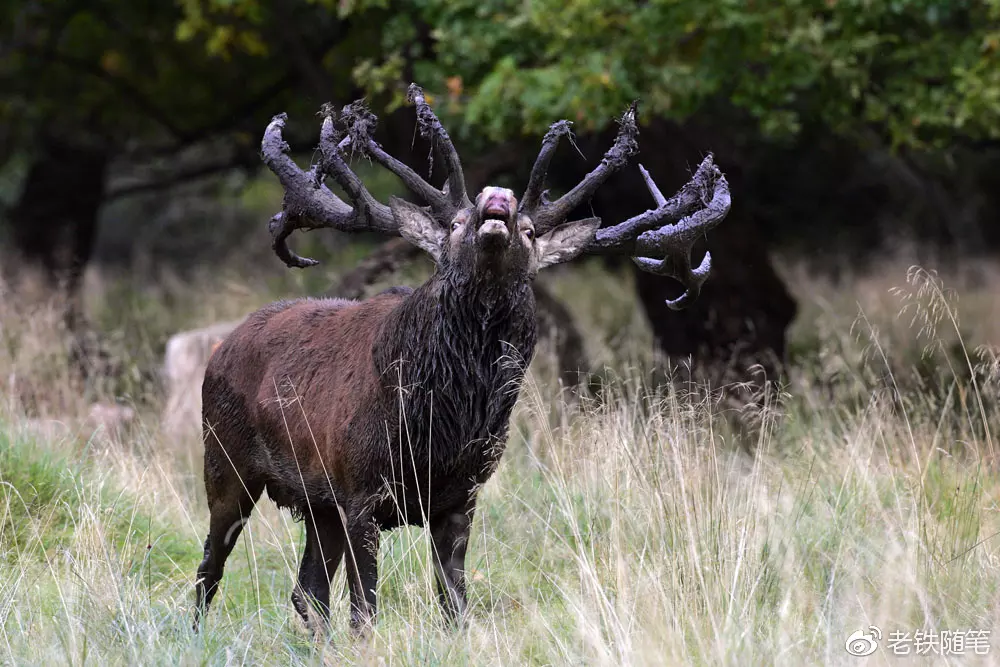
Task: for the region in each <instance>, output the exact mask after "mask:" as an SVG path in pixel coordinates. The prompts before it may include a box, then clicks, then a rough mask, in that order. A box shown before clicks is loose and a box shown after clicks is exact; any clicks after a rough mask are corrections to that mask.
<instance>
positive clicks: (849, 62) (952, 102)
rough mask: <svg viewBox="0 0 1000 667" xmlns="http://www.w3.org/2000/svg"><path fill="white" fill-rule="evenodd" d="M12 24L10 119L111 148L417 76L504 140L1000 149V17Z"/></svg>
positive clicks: (790, 5) (127, 14)
mask: <svg viewBox="0 0 1000 667" xmlns="http://www.w3.org/2000/svg"><path fill="white" fill-rule="evenodd" d="M0 24H2V25H4V26H9V27H5V28H4V29H3V31H2V32H0V42H5V43H10V44H14V45H15V46H14V48H7V49H4V50H0V85H2V87H3V89H4V91H5V95H4V98H3V100H2V102H0V119H2V120H3V121H4V122H13V121H20V122H22V123H24V122H27V123H28V125H32V124H34V125H37V124H40V123H45V124H58V125H67V124H68V125H70V126H87V127H88V128H94V127H96V128H98V129H99V130H100V132H103V133H104V134H106V135H109V136H133V135H140V136H149V135H150V134H154V135H156V134H161V135H162V134H164V133H165V134H167V135H173V136H179V137H181V138H184V137H189V136H191V135H194V134H198V133H204V132H207V133H209V134H211V133H213V132H215V133H220V132H222V133H224V132H225V131H227V130H230V129H231V127H230V125H231V124H232V123H233V122H234V121H233V120H230V119H227V112H228V113H229V115H230V116H231V115H232V113H233V109H240V108H241V106H242V105H246V104H248V103H249V101H250V100H251V99H253V98H254V96H255V95H258V96H259V95H261V94H263V91H266V90H267V87H268V86H275V84H276V82H279V81H281V80H282V77H286V78H287V79H288V81H287V85H286V86H280V85H278V86H277V87H276V88H275V90H276V93H275V96H274V98H273V99H268V100H267V101H266V102H265V103H263V104H261V105H260V108H259V109H256V112H257V114H258V115H259V116H260V117H261V118H257V117H254V118H253V122H254V123H256V125H252V126H253V127H257V125H259V124H260V122H262V119H263V118H266V116H268V115H269V114H271V113H275V112H277V111H279V110H283V109H284V110H291V109H290V107H292V108H294V107H295V105H296V101H297V100H301V103H302V104H303V105H304V106H306V107H308V108H309V109H313V108H314V107H318V105H319V103H320V102H322V101H324V100H323V99H319V98H318V97H317V95H323V96H326V97H327V98H333V99H335V100H338V101H339V100H341V99H346V98H347V96H349V95H353V94H354V93H355V91H356V88H357V87H361V88H363V89H364V90H366V91H367V92H368V93H369V94H370V95H371V96H372V97H373V100H374V101H375V102H376V106H379V107H382V108H388V109H392V108H394V107H396V106H398V105H399V104H401V103H402V101H403V96H404V92H405V85H406V83H408V79H409V78H414V79H417V80H419V81H420V82H421V83H423V85H425V86H426V87H427V88H428V91H429V92H430V93H431V94H432V96H433V97H434V98H436V101H437V103H438V107H439V109H440V110H441V112H442V113H444V114H447V115H450V116H451V118H450V121H451V122H453V123H460V124H461V127H462V129H463V130H464V131H467V132H474V133H477V134H478V133H481V134H485V135H487V136H489V137H491V138H493V139H500V138H504V137H509V136H511V135H516V134H520V133H538V132H541V131H543V130H544V129H545V127H546V126H547V125H548V124H549V123H550V122H551V121H552V120H553V119H556V118H559V117H565V118H569V119H571V120H574V121H575V122H576V123H577V124H578V127H580V128H581V129H587V130H591V129H600V128H602V127H604V126H606V125H607V124H608V123H609V122H611V120H612V119H613V118H614V117H615V115H616V114H618V113H620V111H621V109H622V108H624V106H625V105H626V104H627V103H628V102H629V101H630V100H632V99H634V98H641V99H642V101H643V105H642V107H641V111H642V113H643V114H644V115H645V116H646V117H647V118H648V117H650V116H653V115H656V116H665V117H669V118H674V119H680V120H682V119H685V118H688V117H690V116H692V115H694V114H704V115H706V116H710V115H711V114H713V113H716V112H717V111H718V110H719V109H721V108H735V109H737V110H740V111H742V112H745V113H747V114H749V115H750V116H751V117H752V118H754V119H756V121H757V124H758V127H759V130H760V131H761V132H763V133H765V134H766V135H770V136H773V137H776V138H782V137H790V136H793V135H794V134H796V133H797V132H798V131H799V130H800V129H801V128H802V127H803V126H804V125H807V124H822V125H824V126H827V127H829V128H831V129H833V130H834V131H835V132H837V133H840V134H842V135H844V136H848V137H851V138H852V139H854V140H858V141H869V140H871V139H873V138H875V139H878V140H879V141H881V142H883V143H886V144H889V145H892V146H904V145H906V146H917V147H935V146H941V145H945V144H948V143H949V142H953V141H954V140H955V138H956V137H963V138H968V139H972V140H976V139H996V138H998V136H1000V68H998V67H997V66H996V62H995V59H996V54H997V50H998V48H1000V2H998V1H997V0H959V1H951V0H790V1H788V2H780V3H776V2H742V1H737V0H714V1H712V2H703V1H702V0H653V1H650V2H645V3H634V2H631V1H626V0H569V1H563V0H558V1H556V0H539V1H537V2H532V3H523V2H520V1H515V0H414V1H411V2H389V1H388V0H352V1H346V0H311V1H310V2H308V3H302V4H296V5H293V6H285V5H280V4H279V3H274V2H272V1H271V0H180V1H179V2H178V3H176V4H172V3H152V4H150V3H144V4H135V3H127V2H120V1H112V0H108V1H107V2H103V3H98V4H95V5H93V6H92V7H91V8H89V9H81V8H79V7H77V6H76V5H75V4H74V3H70V2H68V1H66V0H58V1H55V2H50V3H45V4H44V5H42V6H41V7H36V8H34V9H30V8H23V7H18V6H17V3H8V5H7V6H6V8H4V9H2V10H0ZM278 92H280V93H281V94H280V95H279V94H278ZM265 96H266V95H265ZM720 102H721V103H722V104H723V106H722V107H720V106H719V104H720ZM303 111H304V110H303ZM247 127H251V125H250V124H248V125H247Z"/></svg>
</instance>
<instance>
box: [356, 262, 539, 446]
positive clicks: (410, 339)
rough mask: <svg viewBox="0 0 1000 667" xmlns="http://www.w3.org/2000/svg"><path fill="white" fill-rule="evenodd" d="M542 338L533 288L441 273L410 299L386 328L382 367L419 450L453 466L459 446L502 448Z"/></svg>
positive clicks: (378, 352) (378, 358)
mask: <svg viewBox="0 0 1000 667" xmlns="http://www.w3.org/2000/svg"><path fill="white" fill-rule="evenodd" d="M535 337H536V332H535V299H534V294H533V292H532V290H531V285H530V284H529V283H528V282H527V281H518V282H515V283H511V282H510V281H509V279H508V280H507V281H495V280H490V279H488V278H486V277H483V276H479V277H475V278H466V277H464V276H455V275H452V274H449V273H442V272H440V271H439V272H438V273H435V275H434V276H433V277H432V278H431V279H430V280H429V281H428V282H427V283H425V284H424V285H423V286H421V287H420V288H418V289H417V290H416V291H414V292H413V294H411V295H410V296H409V297H407V298H406V299H405V300H404V301H403V303H402V304H400V306H399V307H398V308H397V309H396V311H395V312H394V313H393V315H392V316H390V318H389V320H388V321H387V322H386V324H385V327H384V328H383V334H382V336H381V337H380V340H379V342H378V344H377V345H376V349H375V363H376V366H377V369H378V371H379V372H380V373H382V377H383V383H384V385H385V386H392V387H393V388H396V389H398V390H400V391H401V392H402V397H403V404H404V405H405V410H404V413H403V414H404V415H405V418H406V423H405V425H404V424H401V425H400V428H401V429H405V431H406V433H407V434H408V436H409V439H410V443H411V446H413V447H414V448H415V449H419V450H423V451H426V448H428V447H429V448H430V455H431V458H432V460H433V459H438V460H442V459H451V460H452V462H455V459H456V457H457V456H458V454H459V453H460V452H461V450H457V451H456V450H455V449H454V448H455V447H456V446H457V447H460V448H465V447H467V446H469V445H473V444H477V445H479V446H478V447H474V448H473V449H474V450H478V451H484V448H485V447H491V446H496V445H500V446H502V445H503V441H505V440H506V435H507V426H508V420H509V417H510V413H511V410H512V409H513V407H514V403H515V401H516V400H517V394H518V390H519V389H520V385H521V380H522V379H523V377H524V372H525V369H526V368H527V365H528V363H529V362H530V361H531V357H532V355H533V354H534V350H535ZM397 400H399V399H398V398H397ZM469 453H470V454H471V453H472V452H469ZM474 458H475V457H474ZM442 462H444V461H442Z"/></svg>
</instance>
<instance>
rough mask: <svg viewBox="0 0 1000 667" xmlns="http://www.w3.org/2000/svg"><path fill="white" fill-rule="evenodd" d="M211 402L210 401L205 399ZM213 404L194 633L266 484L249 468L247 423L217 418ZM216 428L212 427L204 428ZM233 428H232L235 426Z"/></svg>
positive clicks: (208, 409) (207, 435)
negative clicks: (206, 524)
mask: <svg viewBox="0 0 1000 667" xmlns="http://www.w3.org/2000/svg"><path fill="white" fill-rule="evenodd" d="M207 398H210V397H207ZM215 407H216V406H215V404H214V403H212V402H211V400H207V401H206V410H205V418H206V426H205V428H204V432H203V439H204V443H205V493H206V496H207V497H208V509H209V513H210V517H209V529H208V537H207V538H206V539H205V557H204V559H203V560H202V562H201V565H199V566H198V574H197V580H196V582H195V612H194V630H195V632H197V631H198V624H199V622H200V620H201V616H202V615H203V614H204V613H205V612H206V611H207V610H208V607H209V605H210V604H211V603H212V598H214V597H215V593H216V591H217V590H218V586H219V581H220V580H221V579H222V573H223V570H224V569H225V566H226V559H227V558H229V555H230V554H231V553H232V551H233V547H234V546H236V540H237V539H239V536H240V533H242V532H243V526H244V525H245V524H246V522H247V519H249V518H250V514H251V513H252V512H253V508H254V505H256V504H257V501H258V500H259V499H260V496H261V494H262V493H263V492H264V485H265V480H264V478H263V475H261V474H260V473H259V471H257V470H256V469H255V467H254V466H253V465H252V463H251V461H252V460H253V453H254V438H253V434H252V431H251V430H250V429H249V428H248V427H247V422H246V421H243V420H241V419H233V418H232V415H225V417H229V418H222V419H212V417H214V416H215V412H216V411H215V410H214V408H215ZM211 423H215V424H218V428H213V427H211V426H209V425H208V424H211ZM234 425H235V427H234Z"/></svg>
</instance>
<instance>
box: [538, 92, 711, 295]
mask: <svg viewBox="0 0 1000 667" xmlns="http://www.w3.org/2000/svg"><path fill="white" fill-rule="evenodd" d="M635 113H636V103H635V102H633V103H632V106H630V107H629V109H628V110H627V111H626V112H625V113H624V114H623V115H622V118H621V120H620V121H619V124H620V126H621V127H620V129H619V130H618V136H617V137H616V138H615V142H614V144H613V145H612V146H611V148H610V149H608V152H607V153H605V154H604V158H603V159H602V160H601V163H600V164H599V165H598V166H597V167H596V168H595V169H594V170H593V171H591V172H590V173H589V174H587V175H586V176H585V177H584V178H583V180H582V181H581V182H580V183H579V184H578V185H577V186H576V187H574V188H573V189H572V190H570V191H569V192H567V193H566V194H565V195H563V196H562V197H560V198H559V199H557V200H556V201H554V202H548V201H546V200H545V193H544V191H543V188H544V184H545V177H546V173H547V172H548V167H549V163H550V162H551V160H552V155H553V153H555V150H556V146H557V145H558V144H559V140H560V139H561V138H562V137H568V138H569V139H570V141H572V137H573V133H572V130H571V127H572V124H571V123H570V122H569V121H566V120H561V121H558V122H556V123H553V124H552V126H551V127H550V128H549V131H548V132H547V133H546V134H545V138H544V139H543V140H542V148H541V150H540V151H539V153H538V158H537V159H536V160H535V165H534V167H533V168H532V170H531V176H530V178H529V180H528V187H527V189H526V190H525V192H524V195H523V197H522V204H521V209H522V211H524V212H525V213H527V214H528V215H530V216H531V217H532V219H533V220H534V222H535V229H536V231H537V233H539V234H541V233H543V232H545V231H548V230H550V229H552V228H553V227H557V226H559V225H561V224H563V223H564V222H566V218H567V217H568V216H569V214H570V213H571V212H572V210H573V209H574V208H575V207H577V206H579V205H580V204H582V203H583V202H585V201H586V200H588V199H589V198H590V197H591V196H592V195H593V194H594V192H596V191H597V188H598V187H600V185H601V184H602V183H604V182H605V181H606V180H607V179H608V177H609V176H611V174H613V173H614V172H615V171H617V170H619V169H621V168H622V167H623V166H625V165H626V164H627V163H628V161H629V159H630V158H631V157H632V156H633V155H634V154H635V153H637V152H638V135H639V130H638V128H637V127H636V123H635ZM639 170H640V171H641V172H642V176H643V178H644V179H645V181H646V187H648V188H649V192H650V194H652V195H653V199H654V200H655V202H656V208H654V209H650V210H648V211H646V212H645V213H641V214H639V215H637V216H635V217H633V218H629V219H628V220H626V221H625V222H622V223H620V224H617V225H614V226H613V227H606V228H604V229H599V230H597V232H596V235H595V237H594V240H593V241H592V242H591V244H590V245H589V246H588V247H587V248H586V250H585V252H588V253H591V254H623V255H630V256H632V260H633V261H634V262H635V263H636V265H638V267H639V268H640V269H642V270H643V271H647V272H649V273H655V274H657V275H661V276H669V277H671V278H674V279H675V280H677V281H679V282H680V283H681V284H683V285H684V287H685V288H686V290H685V292H684V294H682V295H681V296H680V297H678V298H676V299H674V300H668V301H667V306H669V307H670V308H672V309H674V310H680V309H681V308H684V307H686V306H687V305H689V304H690V303H691V302H692V301H694V300H695V299H696V298H698V294H699V293H700V292H701V286H702V284H704V282H705V279H706V278H708V274H709V272H710V271H711V268H712V257H711V255H710V254H709V253H705V258H704V259H702V261H701V263H700V264H699V265H698V267H697V268H692V266H691V250H692V248H693V246H694V244H695V243H696V242H697V240H698V239H699V238H700V237H701V236H703V235H704V234H705V233H706V232H708V230H710V229H712V228H713V227H715V226H716V225H718V224H719V223H720V222H722V220H723V219H724V218H725V217H726V214H727V213H729V207H730V196H729V184H728V183H727V182H726V177H725V176H723V175H722V172H721V171H719V169H718V167H716V166H715V164H714V163H713V161H712V156H711V154H709V155H708V156H707V157H706V158H705V159H704V160H703V161H702V163H701V166H699V167H698V170H697V171H696V172H695V174H694V176H692V177H691V180H690V181H689V182H688V183H687V184H686V185H685V186H684V187H683V188H681V189H680V190H679V191H678V192H677V194H675V195H674V196H673V197H671V198H670V199H669V200H668V199H667V198H665V197H664V196H663V194H662V193H661V192H660V189H659V188H658V187H657V186H656V183H655V182H654V181H653V178H652V177H651V176H650V175H649V172H648V171H646V169H645V168H644V167H643V166H642V165H641V164H640V165H639ZM658 257H659V258H660V259H657V258H658Z"/></svg>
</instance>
